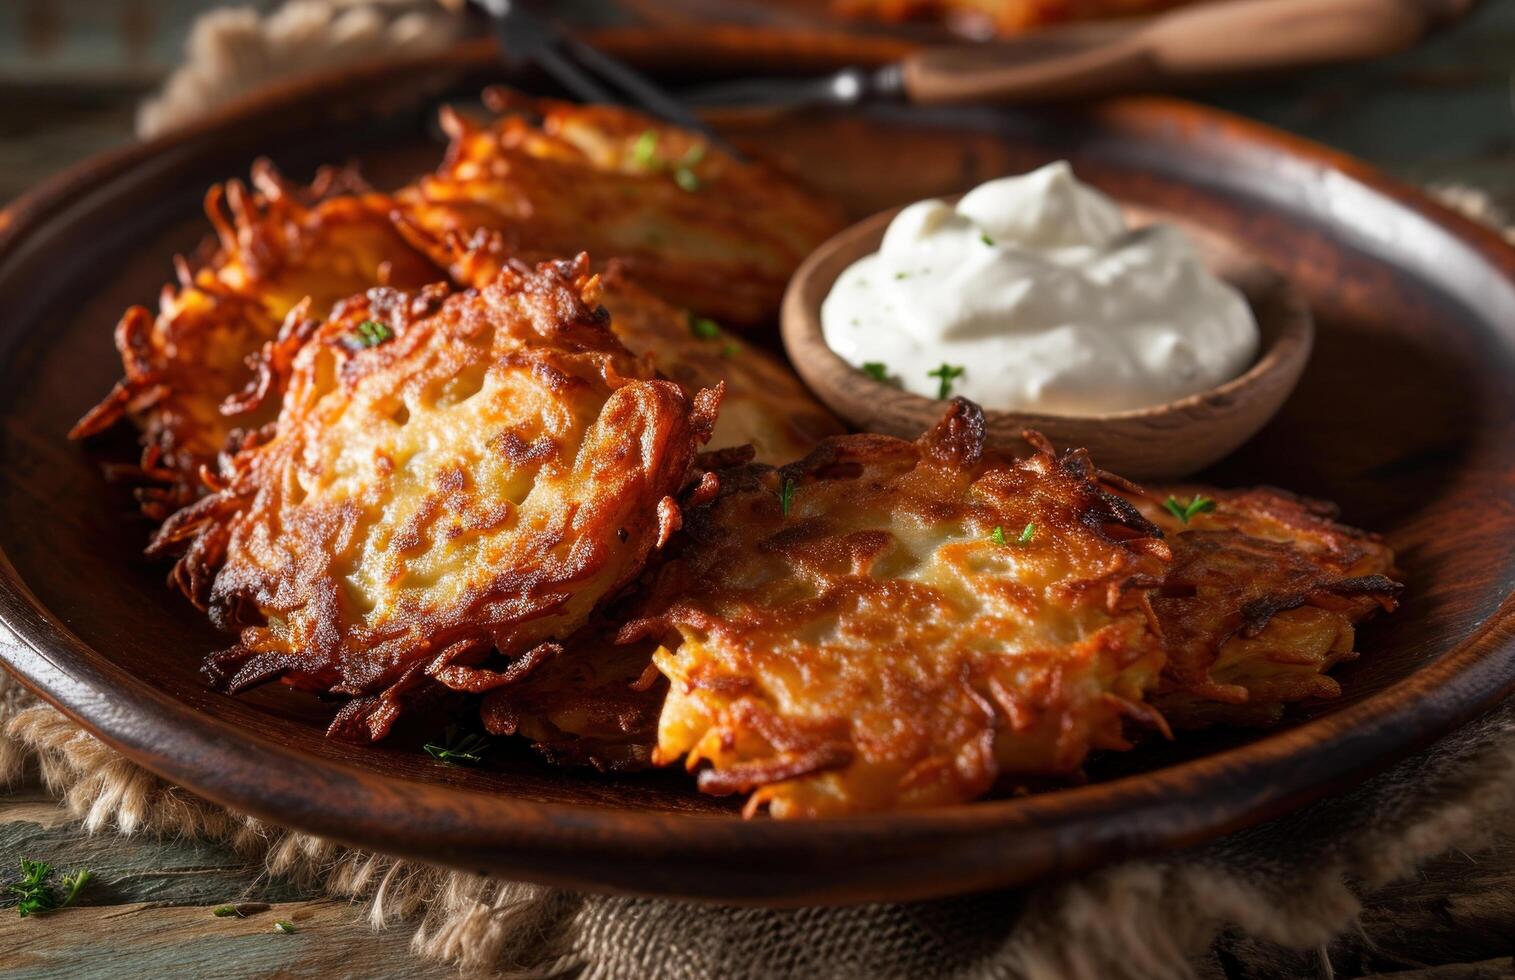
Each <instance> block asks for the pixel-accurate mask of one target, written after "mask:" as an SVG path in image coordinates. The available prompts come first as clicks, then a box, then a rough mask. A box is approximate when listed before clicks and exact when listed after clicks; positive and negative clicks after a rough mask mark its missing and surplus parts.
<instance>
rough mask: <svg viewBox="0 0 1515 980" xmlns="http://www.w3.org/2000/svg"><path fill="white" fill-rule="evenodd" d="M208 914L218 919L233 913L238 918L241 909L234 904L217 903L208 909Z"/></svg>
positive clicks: (240, 914)
mask: <svg viewBox="0 0 1515 980" xmlns="http://www.w3.org/2000/svg"><path fill="white" fill-rule="evenodd" d="M210 914H211V915H213V916H215V917H216V918H218V919H225V918H228V917H229V916H233V915H235V916H236V917H237V918H239V919H240V918H241V917H242V913H241V911H240V910H238V908H237V907H236V906H235V905H217V906H216V907H215V908H213V909H211V910H210Z"/></svg>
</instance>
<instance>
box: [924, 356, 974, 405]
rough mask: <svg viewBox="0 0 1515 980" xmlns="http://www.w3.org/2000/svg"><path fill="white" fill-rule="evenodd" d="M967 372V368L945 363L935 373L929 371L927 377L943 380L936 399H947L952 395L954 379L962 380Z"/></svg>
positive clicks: (938, 387) (937, 390)
mask: <svg viewBox="0 0 1515 980" xmlns="http://www.w3.org/2000/svg"><path fill="white" fill-rule="evenodd" d="M966 370H967V369H966V368H963V367H959V366H957V365H953V364H946V363H943V364H942V366H941V367H939V368H937V369H935V370H933V371H927V372H926V377H928V378H939V379H941V383H940V384H939V385H938V386H937V389H936V397H937V398H939V399H945V398H946V397H947V396H949V395H951V394H952V379H954V378H961V377H962V376H963V374H964V373H965V372H966Z"/></svg>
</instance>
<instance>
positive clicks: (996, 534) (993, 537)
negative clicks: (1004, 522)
mask: <svg viewBox="0 0 1515 980" xmlns="http://www.w3.org/2000/svg"><path fill="white" fill-rule="evenodd" d="M1034 537H1036V525H1035V524H1027V525H1026V526H1025V527H1024V528H1022V529H1021V533H1020V537H1018V538H1016V539H1015V543H1016V544H1030V543H1031V539H1032V538H1034ZM989 540H990V541H993V542H994V543H995V544H1002V545H1007V546H1008V545H1009V544H1010V541H1009V540H1008V539H1007V538H1006V537H1005V529H1004V528H1003V527H1001V526H1000V525H998V524H996V525H994V530H993V531H991V532H989Z"/></svg>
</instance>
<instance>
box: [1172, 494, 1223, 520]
mask: <svg viewBox="0 0 1515 980" xmlns="http://www.w3.org/2000/svg"><path fill="white" fill-rule="evenodd" d="M1163 506H1164V507H1166V508H1167V509H1168V513H1170V514H1172V515H1173V516H1174V517H1176V518H1178V519H1179V520H1181V521H1183V522H1184V523H1185V524H1187V523H1189V518H1191V517H1193V516H1194V515H1195V514H1203V513H1205V512H1206V511H1211V510H1214V509H1215V501H1213V500H1211V499H1210V498H1209V497H1206V496H1204V495H1203V494H1198V495H1196V496H1195V497H1194V499H1193V500H1191V501H1189V502H1188V503H1187V504H1181V503H1179V502H1178V501H1177V500H1176V499H1174V498H1173V497H1169V498H1168V499H1167V500H1166V501H1164V502H1163Z"/></svg>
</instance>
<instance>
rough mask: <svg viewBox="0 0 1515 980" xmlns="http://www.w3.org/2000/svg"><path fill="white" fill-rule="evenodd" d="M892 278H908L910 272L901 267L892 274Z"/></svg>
mask: <svg viewBox="0 0 1515 980" xmlns="http://www.w3.org/2000/svg"><path fill="white" fill-rule="evenodd" d="M894 278H896V279H909V278H910V273H908V272H906V271H905V270H904V269H901V270H900V271H898V272H896V273H895V274H894Z"/></svg>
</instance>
